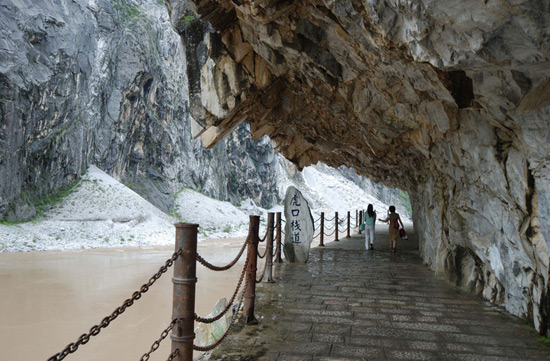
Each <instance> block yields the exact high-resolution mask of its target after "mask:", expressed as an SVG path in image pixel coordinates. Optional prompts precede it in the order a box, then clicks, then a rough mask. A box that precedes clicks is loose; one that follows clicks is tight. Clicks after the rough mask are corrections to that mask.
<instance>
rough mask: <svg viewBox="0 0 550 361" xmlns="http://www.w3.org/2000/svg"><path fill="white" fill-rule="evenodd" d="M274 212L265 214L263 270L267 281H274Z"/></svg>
mask: <svg viewBox="0 0 550 361" xmlns="http://www.w3.org/2000/svg"><path fill="white" fill-rule="evenodd" d="M274 216H275V214H274V213H272V212H269V213H268V214H267V238H266V248H265V262H266V267H267V269H266V270H265V275H266V278H267V280H266V281H265V282H267V283H274V282H275V281H273V222H274V218H275V217H274Z"/></svg>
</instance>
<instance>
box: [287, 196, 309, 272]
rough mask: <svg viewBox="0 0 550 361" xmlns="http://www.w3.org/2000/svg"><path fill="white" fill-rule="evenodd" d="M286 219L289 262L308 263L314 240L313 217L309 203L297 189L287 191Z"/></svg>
mask: <svg viewBox="0 0 550 361" xmlns="http://www.w3.org/2000/svg"><path fill="white" fill-rule="evenodd" d="M285 219H286V224H285V242H284V247H283V250H284V253H285V257H286V259H287V260H288V261H289V262H295V263H306V262H307V260H308V258H309V248H310V246H311V241H312V240H313V231H314V228H313V217H312V216H311V211H310V209H309V205H308V203H307V201H306V200H305V198H304V196H302V193H301V192H300V191H299V190H298V189H297V188H296V187H292V186H291V187H288V189H287V190H286V196H285Z"/></svg>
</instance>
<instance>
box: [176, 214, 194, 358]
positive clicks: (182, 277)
mask: <svg viewBox="0 0 550 361" xmlns="http://www.w3.org/2000/svg"><path fill="white" fill-rule="evenodd" d="M174 226H175V227H176V252H177V251H178V250H180V249H181V250H182V254H181V255H180V256H179V257H178V258H177V259H176V260H175V261H174V277H173V278H172V283H173V284H174V294H173V301H172V307H173V308H172V319H173V320H178V321H177V322H176V324H175V325H174V328H173V329H172V333H171V335H170V338H171V339H172V353H173V352H174V351H175V350H176V349H178V350H179V353H178V355H177V356H176V357H175V358H174V360H175V361H192V360H193V340H194V339H195V332H194V325H195V284H196V283H197V263H196V259H197V230H198V227H199V225H198V224H189V223H177V224H175V225H174Z"/></svg>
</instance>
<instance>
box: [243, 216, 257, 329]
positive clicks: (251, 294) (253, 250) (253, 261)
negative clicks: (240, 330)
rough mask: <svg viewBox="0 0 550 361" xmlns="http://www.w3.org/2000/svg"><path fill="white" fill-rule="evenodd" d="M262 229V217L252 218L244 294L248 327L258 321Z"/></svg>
mask: <svg viewBox="0 0 550 361" xmlns="http://www.w3.org/2000/svg"><path fill="white" fill-rule="evenodd" d="M259 229H260V216H250V224H249V227H248V246H247V248H248V250H247V253H246V257H247V258H248V267H247V269H246V276H245V277H246V280H247V281H248V286H247V288H246V293H245V294H244V308H243V316H242V317H243V319H244V322H245V323H246V324H247V325H257V324H258V320H257V319H256V317H255V316H254V299H255V297H256V269H257V264H258V243H259V241H260V237H259V236H258V230H259Z"/></svg>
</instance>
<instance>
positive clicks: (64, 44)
mask: <svg viewBox="0 0 550 361" xmlns="http://www.w3.org/2000/svg"><path fill="white" fill-rule="evenodd" d="M0 23H1V24H2V26H1V27H0V43H1V44H4V45H3V47H2V55H3V56H2V57H1V59H0V114H1V123H0V184H1V186H0V219H7V220H9V221H13V220H24V219H29V218H32V217H33V216H34V215H35V214H36V211H37V210H36V208H35V204H34V203H35V202H36V200H38V199H41V198H44V197H48V196H49V195H50V194H52V193H55V192H56V191H57V190H58V189H59V188H60V187H63V186H67V185H69V184H71V183H72V182H74V181H75V180H76V179H78V178H79V177H80V176H81V174H82V173H83V172H84V170H85V169H87V167H88V165H90V164H95V165H97V166H98V167H100V168H101V169H102V170H104V171H106V172H107V173H108V174H109V175H111V176H113V177H115V178H116V179H118V180H121V181H123V182H124V183H125V184H127V185H129V186H130V187H132V189H134V190H136V191H138V192H139V193H140V194H141V195H143V196H145V197H146V198H147V199H148V200H149V201H151V202H152V203H154V204H155V205H156V206H158V207H159V208H161V209H162V210H164V211H165V212H168V211H170V210H171V209H172V208H173V207H174V197H173V195H174V194H175V193H176V192H177V191H179V190H180V189H182V188H183V187H190V188H193V189H198V190H200V191H201V192H203V193H204V194H207V195H210V196H213V197H216V198H219V199H223V200H231V201H233V202H235V203H236V202H237V201H238V200H239V199H244V198H247V197H251V198H252V199H254V200H255V201H256V202H257V203H258V204H260V205H263V206H271V205H273V204H275V203H276V202H277V201H279V200H280V198H278V196H277V192H276V175H275V173H274V172H272V171H271V166H272V163H273V162H274V158H273V156H274V151H273V149H272V146H271V144H270V143H269V142H268V141H267V142H266V141H260V142H253V141H252V140H251V139H250V132H249V131H247V128H246V126H245V125H243V126H241V127H240V128H239V129H238V130H237V132H236V133H234V135H233V137H232V138H230V139H226V140H225V141H224V142H221V143H220V144H218V145H217V146H216V147H214V148H213V149H210V150H205V149H203V148H202V147H201V146H200V144H199V141H196V140H194V139H193V138H192V134H191V126H190V124H189V105H188V98H189V91H188V81H187V74H186V66H187V60H186V54H185V52H186V49H185V47H184V45H183V44H182V42H181V39H180V37H179V36H178V35H177V34H176V33H175V32H174V30H173V29H172V25H171V23H170V21H169V17H168V12H167V9H166V7H165V6H164V4H163V3H162V2H159V1H156V0H150V1H131V0H120V1H118V0H117V1H106V0H96V1H93V2H88V1H76V2H59V3H55V4H52V3H51V2H41V1H34V2H32V3H30V2H20V1H8V2H7V3H6V4H3V6H2V7H0ZM220 114H221V113H220ZM273 164H274V163H273ZM243 175H246V179H247V180H246V181H240V180H241V177H242V176H243ZM260 179H261V180H262V181H261V182H260Z"/></svg>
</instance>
